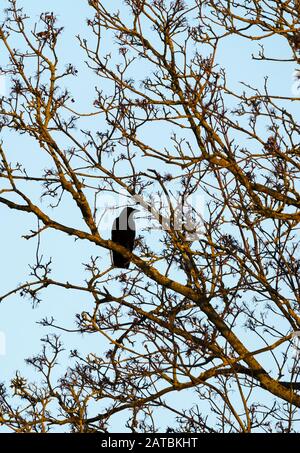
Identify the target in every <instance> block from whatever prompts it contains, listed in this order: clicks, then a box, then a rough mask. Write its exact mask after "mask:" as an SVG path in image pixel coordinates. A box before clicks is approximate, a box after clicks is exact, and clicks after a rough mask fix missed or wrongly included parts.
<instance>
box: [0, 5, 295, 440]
mask: <svg viewBox="0 0 300 453" xmlns="http://www.w3.org/2000/svg"><path fill="white" fill-rule="evenodd" d="M18 3H19V4H20V5H23V6H24V8H25V10H26V12H27V13H28V14H29V15H30V17H31V19H32V20H33V21H37V20H38V18H39V15H40V13H41V12H44V11H53V12H54V13H55V14H56V15H58V18H59V22H60V23H61V25H63V26H64V27H65V31H64V33H63V39H62V44H61V46H60V56H61V58H62V59H63V60H64V62H65V63H66V64H67V63H69V62H71V63H74V64H75V65H76V67H77V68H78V70H79V75H78V78H77V79H75V80H74V79H73V80H72V81H71V82H70V89H71V91H72V92H73V94H74V99H75V104H74V106H75V107H76V109H78V110H81V111H82V110H85V109H86V110H87V111H90V109H91V104H92V99H93V96H94V85H95V84H96V83H97V81H96V80H95V78H94V77H93V76H92V75H91V72H90V71H87V70H86V67H85V66H84V64H83V58H84V54H83V52H82V51H81V50H80V48H79V44H78V41H77V40H76V38H75V35H77V34H81V35H83V36H84V35H87V34H88V30H87V27H86V18H87V17H89V16H90V15H91V12H90V8H89V7H88V5H87V4H88V2H87V1H85V0H63V1H62V0H43V1H42V2H37V1H36V0H22V1H19V2H18ZM113 3H114V4H116V5H118V7H119V8H120V9H122V4H123V2H122V1H121V0H115V1H114V2H113ZM0 5H1V9H2V8H4V7H5V6H6V1H5V0H1V3H0ZM1 14H2V12H1V11H0V15H1ZM0 17H1V16H0ZM275 41H276V42H275ZM274 45H276V46H277V51H278V50H279V49H280V52H282V55H286V54H287V52H288V50H287V48H286V47H285V45H284V43H283V40H279V39H278V40H273V43H272V44H271V42H270V44H269V45H267V46H266V49H267V50H268V49H269V50H270V51H272V46H274ZM258 50H259V49H258V45H257V43H247V42H246V41H244V40H237V39H236V38H230V39H228V41H227V43H226V45H224V46H223V48H222V51H221V52H220V53H219V55H218V61H219V63H220V65H221V66H225V67H226V68H227V70H228V81H229V84H230V85H231V86H232V87H234V88H236V87H239V85H238V84H239V82H240V81H242V80H249V74H251V81H252V83H253V85H256V86H260V87H262V86H263V83H264V77H265V76H266V75H267V76H268V77H269V80H270V86H271V87H272V89H273V90H274V94H276V92H277V93H280V94H281V95H287V96H290V95H291V92H292V89H293V87H292V85H293V71H294V70H295V68H294V66H293V65H292V64H289V63H284V64H281V65H279V64H273V63H266V62H256V61H254V60H251V58H249V55H251V54H252V53H255V52H256V53H257V52H258ZM2 57H3V49H2V48H1V47H0V59H1V58H2ZM1 64H2V60H1ZM141 71H142V68H141ZM136 77H137V78H138V77H139V75H138V74H136ZM141 78H142V73H141ZM70 80H71V79H70ZM4 82H5V81H4V80H3V78H0V92H1V91H2V92H3V91H5V89H7V87H8V84H7V83H6V84H5V83H4ZM5 86H6V88H5ZM239 89H240V90H241V91H242V87H240V88H239ZM3 138H4V145H5V149H10V152H12V153H13V154H14V156H18V155H20V157H21V158H22V160H23V159H25V160H27V161H28V164H29V165H30V166H31V167H32V168H33V170H34V169H36V170H38V168H40V166H42V167H43V165H44V162H43V161H40V160H39V155H38V152H36V150H34V149H32V145H31V143H30V142H29V140H27V139H25V138H24V136H22V137H20V136H16V135H15V134H14V135H12V136H11V135H5V137H3ZM159 139H161V140H163V137H160V138H159ZM27 155H28V158H27ZM15 159H16V157H15ZM16 160H17V159H16ZM33 172H34V171H33ZM75 216H76V214H75V213H74V212H73V210H72V209H71V207H70V213H69V219H70V224H72V221H74V222H75V221H76V222H77V219H75ZM0 219H1V221H0V238H1V255H2V257H3V258H2V259H1V260H0V275H1V276H2V278H1V280H0V295H1V294H4V293H5V292H7V291H9V290H10V289H12V288H13V287H14V286H15V285H16V283H17V284H18V283H21V282H24V281H26V280H27V279H29V278H30V277H29V273H30V269H29V264H32V263H33V262H34V255H35V247H34V245H35V243H36V239H33V240H31V241H26V240H25V239H23V238H22V236H23V235H24V234H28V232H29V230H30V229H32V228H34V227H35V226H36V220H35V219H34V218H33V217H31V216H26V214H18V213H15V212H12V211H10V210H8V209H7V208H6V207H4V206H2V205H0ZM104 236H105V237H107V232H106V233H104ZM41 247H42V253H43V255H44V257H50V256H52V257H53V265H52V268H53V272H54V276H59V279H60V280H63V279H65V280H70V281H73V282H80V281H83V279H84V277H85V275H84V273H83V266H82V264H81V263H86V262H87V261H88V260H89V257H90V256H91V255H93V256H97V255H98V254H99V255H101V256H102V257H103V265H106V264H107V263H108V259H109V256H108V252H107V251H105V250H95V247H92V246H91V245H90V244H88V243H87V242H86V241H77V242H74V240H73V239H72V238H70V237H66V236H64V235H63V234H59V233H56V232H51V231H47V232H46V233H45V234H43V235H42V238H41ZM90 306H91V302H90V300H89V298H88V297H87V296H85V295H80V296H79V295H78V294H74V293H73V292H72V291H69V292H67V291H65V292H62V291H60V290H57V289H53V288H50V289H48V290H47V291H46V292H44V298H43V301H42V303H40V304H39V305H38V306H37V307H36V308H34V309H33V308H32V306H31V304H30V302H29V301H28V300H26V299H22V298H20V297H19V296H15V295H13V296H11V297H10V298H9V299H7V300H5V301H4V302H3V303H2V304H1V305H0V331H1V332H2V334H0V341H1V339H3V338H4V337H5V351H4V350H3V344H2V347H1V346H0V371H1V380H6V382H7V379H8V378H9V377H11V376H12V374H13V373H14V371H15V370H16V369H21V370H22V371H23V372H24V374H26V375H27V376H31V377H33V378H34V379H36V378H37V376H34V375H33V372H32V370H31V368H29V367H28V366H27V365H26V364H25V363H24V358H26V357H28V356H31V355H32V354H33V353H37V352H38V351H39V350H40V348H41V344H40V338H41V337H42V336H44V335H45V334H46V333H48V332H50V331H51V329H50V330H49V329H45V328H43V327H41V326H39V325H38V324H37V322H38V321H40V320H41V319H42V318H44V317H46V316H47V317H51V316H53V317H54V318H55V319H56V320H57V322H58V323H59V324H60V325H65V326H66V327H69V328H71V329H72V328H74V323H73V321H74V317H75V313H77V312H81V311H84V310H87V309H88V308H89V307H90ZM94 338H97V342H98V341H99V336H97V337H95V336H93V335H91V336H90V337H87V336H85V337H82V336H81V335H79V334H70V335H68V336H64V343H65V347H66V349H75V348H78V349H80V350H81V351H82V352H84V351H87V352H92V351H97V352H98V353H99V351H100V350H101V345H99V344H95V342H94ZM118 417H120V418H118V419H117V420H115V425H114V430H116V431H117V430H118V426H120V420H121V418H122V416H121V415H119V416H118Z"/></svg>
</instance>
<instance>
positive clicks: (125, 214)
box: [111, 207, 138, 269]
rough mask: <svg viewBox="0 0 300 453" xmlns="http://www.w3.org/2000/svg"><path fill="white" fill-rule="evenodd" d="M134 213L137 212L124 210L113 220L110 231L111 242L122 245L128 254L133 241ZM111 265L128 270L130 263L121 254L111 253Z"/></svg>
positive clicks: (131, 248) (129, 209) (127, 208)
mask: <svg viewBox="0 0 300 453" xmlns="http://www.w3.org/2000/svg"><path fill="white" fill-rule="evenodd" d="M135 211H138V210H137V209H134V208H130V207H126V208H124V209H123V211H122V212H121V214H120V215H119V217H117V218H116V219H115V220H114V223H113V227H112V231H111V240H112V241H113V242H116V243H117V244H120V245H123V247H126V248H127V250H129V251H130V252H132V250H133V246H134V239H135V223H134V219H133V213H134V212H135ZM112 264H113V266H114V267H121V268H123V269H128V268H129V264H130V261H129V260H128V259H127V258H125V257H124V256H123V255H121V253H118V252H115V251H112Z"/></svg>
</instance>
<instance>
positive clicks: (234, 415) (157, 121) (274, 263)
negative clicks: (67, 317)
mask: <svg viewBox="0 0 300 453" xmlns="http://www.w3.org/2000/svg"><path fill="white" fill-rule="evenodd" d="M88 3H89V7H90V12H91V14H90V18H89V19H88V20H87V36H88V37H83V36H77V41H75V40H74V54H75V52H76V53H78V47H76V45H79V47H80V48H81V50H82V51H83V53H85V55H86V71H90V72H91V73H92V74H93V77H95V80H96V91H95V93H94V94H93V90H94V87H86V89H87V91H88V90H89V89H90V96H94V101H93V105H91V106H90V108H89V109H87V110H86V111H85V112H82V111H77V109H76V102H77V99H78V98H80V96H83V95H84V94H83V93H79V95H77V94H75V93H71V92H70V91H69V90H68V89H65V88H63V87H64V84H65V85H66V86H67V85H68V78H70V77H75V76H76V75H77V69H76V67H75V65H73V64H67V65H66V66H65V65H64V62H61V61H60V59H59V50H58V48H59V46H60V45H61V44H63V41H62V36H63V35H62V31H63V29H62V28H61V27H60V25H59V24H58V21H57V18H56V16H55V14H54V13H52V12H51V13H49V12H45V13H44V14H42V15H41V17H40V21H39V22H38V23H37V24H36V25H35V26H34V27H31V26H30V18H29V17H28V16H27V15H26V11H25V10H22V9H21V8H20V7H19V5H18V1H17V0H9V1H8V8H7V10H6V17H5V20H4V21H3V23H2V25H1V28H0V39H1V44H2V48H1V49H2V50H1V55H6V56H7V58H8V62H7V64H6V65H5V64H4V63H3V67H2V69H1V71H2V73H3V74H4V75H5V76H6V77H7V78H9V79H10V84H11V88H10V93H9V95H8V96H6V97H4V96H3V97H2V98H1V100H0V109H1V111H0V113H1V119H0V125H1V130H2V131H3V133H4V131H6V130H9V131H10V133H13V134H22V135H23V136H28V137H29V138H30V139H31V140H32V143H35V144H36V145H38V149H39V153H40V154H42V155H44V159H45V165H46V169H44V170H43V171H41V172H40V173H39V174H36V173H35V170H33V169H32V168H31V167H30V164H28V163H27V164H25V163H22V162H20V161H16V158H15V157H14V153H13V150H10V149H7V148H6V145H5V140H4V141H3V143H2V145H1V149H0V152H1V174H0V177H1V187H0V189H1V196H0V202H1V204H3V205H5V206H6V207H7V208H10V209H12V210H16V211H19V212H20V214H22V215H24V216H25V215H27V214H30V215H31V218H32V220H33V222H34V224H36V219H37V220H38V225H39V226H38V228H35V227H33V229H32V231H31V232H30V233H28V234H26V235H25V238H26V239H28V240H32V238H37V237H38V238H42V237H43V234H44V233H45V231H47V230H50V229H51V230H55V232H56V233H57V235H61V234H64V235H71V236H73V237H74V238H75V239H77V240H80V241H82V240H86V241H89V243H91V244H92V245H94V246H95V256H97V255H101V254H102V253H103V251H104V249H107V250H111V251H115V252H118V253H120V254H122V255H123V256H124V257H125V258H126V259H129V260H130V261H131V267H130V269H129V270H124V269H123V270H119V271H118V270H116V269H112V267H111V266H110V264H107V266H104V267H103V262H104V261H99V260H98V259H97V258H92V259H91V261H90V263H88V264H87V265H86V268H85V271H86V272H88V274H89V277H88V278H87V280H86V283H85V284H84V285H82V284H81V283H80V284H78V282H76V281H59V280H56V279H53V278H52V276H51V269H50V267H51V266H50V262H45V261H44V260H43V259H42V255H41V253H40V249H39V247H40V244H39V246H38V249H37V255H36V256H37V260H36V263H35V264H34V265H33V266H32V274H31V278H30V280H29V281H26V282H25V283H24V284H23V285H19V286H16V288H15V289H12V290H11V291H10V292H9V293H7V294H2V296H1V300H2V303H4V302H5V300H6V299H7V298H9V297H14V296H15V295H16V294H21V295H26V296H29V297H30V298H31V299H32V301H33V303H37V302H39V301H42V297H43V293H44V291H46V290H47V288H49V287H56V288H57V291H67V290H70V289H71V290H74V291H77V292H78V294H81V293H88V294H89V296H90V298H91V300H92V301H93V309H92V310H90V311H89V312H87V311H85V312H81V313H79V314H78V316H77V326H76V329H77V330H78V332H79V333H81V334H83V335H87V334H89V333H91V332H93V333H95V335H96V336H95V337H94V338H96V337H99V340H98V344H99V345H100V344H101V350H104V349H105V350H106V352H105V353H103V352H100V351H99V354H97V353H94V352H93V353H91V354H88V355H84V354H82V353H81V352H80V351H72V352H71V357H70V361H69V363H68V368H66V369H65V370H62V369H61V367H62V365H58V364H57V362H59V356H60V355H61V354H63V345H62V341H61V339H60V338H59V337H58V336H56V335H55V334H54V335H48V336H47V337H46V338H44V339H43V350H42V352H41V353H40V354H38V355H36V356H34V357H32V358H30V359H28V363H30V364H31V365H32V366H33V367H34V368H35V369H36V370H38V371H39V373H40V375H41V376H42V378H43V379H42V381H41V384H40V386H38V385H36V384H34V383H30V382H28V380H27V379H26V377H24V376H23V375H22V374H21V373H18V374H17V375H16V376H15V377H14V378H13V379H12V380H11V388H10V389H5V388H4V386H3V387H2V391H1V412H0V420H1V424H2V425H5V426H6V427H9V428H10V429H11V430H14V431H17V432H31V431H32V432H41V431H42V432H44V431H48V430H55V429H59V427H61V426H62V427H63V429H65V430H71V431H75V432H91V431H106V430H109V429H110V426H111V419H112V418H113V416H114V415H115V414H118V413H121V412H124V413H125V414H126V416H127V422H126V427H127V428H129V429H130V430H131V431H133V432H135V431H138V432H147V431H155V430H158V429H167V430H169V431H178V432H181V431H187V432H251V431H253V430H259V431H282V432H291V431H295V430H297V429H298V427H297V421H298V419H297V408H299V407H300V395H299V393H298V390H299V388H300V383H299V377H298V374H299V363H298V362H299V361H298V355H297V354H295V348H293V341H294V340H293V338H295V335H297V331H298V329H299V328H300V326H299V324H300V313H299V312H300V310H299V309H300V307H299V302H300V292H299V284H300V281H299V269H300V260H299V241H298V222H299V219H300V209H299V208H300V196H299V181H298V180H299V175H300V173H299V170H300V159H299V156H300V147H299V132H300V127H299V123H298V122H297V118H296V116H295V114H293V107H294V104H295V103H298V102H299V100H300V98H299V97H298V98H297V97H295V96H294V97H287V96H285V95H281V94H279V95H278V94H272V93H271V92H270V89H269V86H268V81H267V79H266V81H265V84H264V88H263V89H262V90H260V89H259V88H257V87H255V86H252V82H251V73H250V74H249V80H245V81H243V83H242V84H241V86H240V87H239V88H236V89H232V88H231V86H230V83H229V82H228V77H230V75H228V72H226V70H225V68H222V67H220V65H219V64H218V54H219V51H220V50H222V48H223V47H222V46H224V43H226V42H227V41H226V40H227V39H228V37H231V38H235V39H236V40H237V41H236V42H238V43H239V44H240V45H243V46H245V52H247V51H248V50H247V49H248V46H249V43H250V42H251V43H252V42H255V43H257V45H258V46H259V47H258V49H259V51H258V53H257V54H255V55H253V56H252V58H253V61H254V60H255V59H256V60H257V59H259V60H262V62H264V61H269V62H272V63H273V64H274V71H276V67H277V65H280V64H284V63H285V62H286V61H289V62H295V68H296V64H299V58H300V57H299V51H300V27H299V19H300V17H299V15H300V5H299V2H298V1H297V0H292V1H286V2H282V1H279V0H278V1H277V0H276V1H269V0H267V1H260V0H251V1H239V0H238V1H235V2H232V1H224V0H220V1H213V0H211V1H210V0H206V1H200V0H193V1H189V2H186V3H185V2H183V1H182V0H173V1H169V0H151V1H150V0H149V1H147V0H125V1H124V2H121V1H120V2H117V3H118V5H117V6H118V8H116V9H114V4H115V2H103V1H100V0H90V1H89V2H88ZM106 4H107V6H105V5H106ZM16 39H17V43H18V44H17V48H16V44H15V42H16ZM276 39H277V40H279V41H280V42H282V43H284V42H285V44H286V46H285V47H284V45H283V46H282V49H286V55H285V56H282V51H281V52H279V50H278V47H274V48H273V50H272V52H273V53H272V54H271V55H268V54H267V50H265V47H264V45H265V43H268V42H269V41H270V42H272V40H276ZM279 53H280V55H279ZM249 58H250V63H249V64H251V55H250V57H249ZM233 61H234V60H233ZM229 65H230V62H229ZM292 101H293V102H292ZM99 124H100V125H101V130H99V127H100V126H99ZM87 125H88V126H87ZM25 183H26V185H25ZM120 193H122V196H123V198H124V197H125V198H124V199H126V196H127V197H128V198H127V201H126V202H125V204H124V205H126V204H128V205H135V206H136V205H139V206H140V213H141V216H143V217H145V218H146V219H148V220H147V222H148V223H147V222H144V225H146V226H144V228H143V229H142V230H140V231H139V235H138V238H137V240H136V247H135V250H134V253H132V254H131V253H130V252H129V251H128V250H127V249H126V248H125V247H123V246H122V245H120V244H117V243H114V242H112V241H111V240H109V239H104V237H103V234H102V232H101V222H100V226H99V215H100V214H99V212H102V211H101V207H103V206H105V200H106V197H107V196H109V195H110V194H117V195H118V194H120ZM33 194H34V195H33ZM45 200H47V203H48V205H47V203H46V204H45ZM49 200H50V201H49ZM195 200H196V201H195ZM70 203H71V204H72V205H73V206H74V208H76V212H77V216H78V222H77V223H76V224H71V223H70V220H69V219H68V215H67V213H68V207H69V206H70ZM46 205H47V206H46ZM64 206H65V209H64V211H63V210H62V208H63V207H64ZM57 212H59V215H58V214H57ZM61 212H65V218H64V219H62V216H61ZM80 224H81V225H82V228H79V227H78V225H80ZM100 263H101V265H100ZM42 323H43V325H45V326H46V327H47V328H50V329H52V330H53V332H54V333H55V331H56V329H59V331H61V330H65V331H67V329H66V327H65V326H59V325H57V324H56V323H55V322H54V321H53V320H52V319H51V318H49V319H44V320H43V321H42ZM295 332H296V334H295ZM65 333H66V334H67V332H65ZM95 342H96V340H95ZM56 367H58V369H59V371H61V375H62V377H61V378H60V379H57V377H56V376H57V373H56V372H53V370H54V369H55V368H56ZM178 392H180V393H178ZM178 394H179V395H180V396H181V397H182V395H184V394H186V396H185V402H186V403H188V405H187V404H186V405H185V406H184V405H181V402H182V399H180V398H178V397H177V395H178ZM161 413H163V414H164V417H165V418H164V417H162V418H164V420H165V422H164V421H163V420H162V418H159V414H161ZM166 414H168V415H166ZM170 420H173V421H170ZM175 421H177V423H175ZM124 428H125V426H124ZM60 429H61V428H60Z"/></svg>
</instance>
